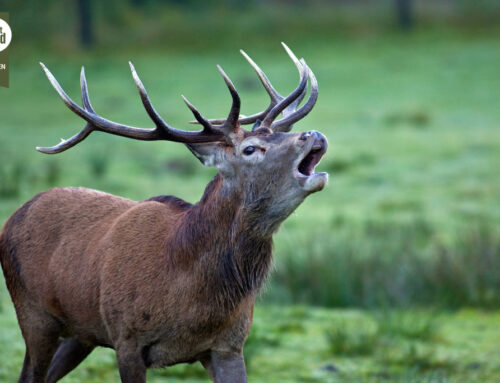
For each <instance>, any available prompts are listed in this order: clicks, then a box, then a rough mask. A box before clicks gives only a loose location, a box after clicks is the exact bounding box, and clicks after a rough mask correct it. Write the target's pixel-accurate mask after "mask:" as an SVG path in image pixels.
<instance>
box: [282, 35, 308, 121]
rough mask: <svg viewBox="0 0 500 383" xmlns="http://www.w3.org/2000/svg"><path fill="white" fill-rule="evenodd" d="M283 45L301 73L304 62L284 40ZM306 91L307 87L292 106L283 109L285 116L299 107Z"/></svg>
mask: <svg viewBox="0 0 500 383" xmlns="http://www.w3.org/2000/svg"><path fill="white" fill-rule="evenodd" d="M281 45H282V46H283V48H285V51H286V53H287V54H288V56H289V57H290V58H291V59H292V61H293V63H294V64H295V66H296V67H297V69H298V71H299V73H300V71H301V70H302V64H301V63H300V60H299V59H298V58H297V56H295V54H294V53H293V52H292V50H291V49H290V48H289V47H288V45H286V44H285V43H284V42H283V41H282V42H281ZM306 93H307V87H306V88H304V91H303V92H302V93H301V94H300V96H299V97H297V99H296V100H295V101H293V102H292V103H291V104H290V106H289V107H288V108H285V109H283V116H285V117H286V116H287V115H289V114H291V113H293V112H295V110H296V109H297V106H298V105H299V104H300V103H301V101H302V100H303V99H304V97H305V96H306Z"/></svg>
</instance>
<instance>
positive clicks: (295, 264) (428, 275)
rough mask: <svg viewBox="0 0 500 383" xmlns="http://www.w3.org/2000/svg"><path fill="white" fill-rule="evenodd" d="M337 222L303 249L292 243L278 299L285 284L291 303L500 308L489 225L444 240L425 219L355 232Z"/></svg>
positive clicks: (499, 249)
mask: <svg viewBox="0 0 500 383" xmlns="http://www.w3.org/2000/svg"><path fill="white" fill-rule="evenodd" d="M334 224H335V225H336V226H337V230H332V233H334V234H329V233H328V232H322V234H319V233H317V234H316V235H314V236H311V237H309V238H303V237H300V238H298V239H297V243H300V245H297V243H296V242H295V241H294V242H293V243H290V246H291V247H290V248H282V249H281V250H280V253H279V254H278V259H279V266H278V268H277V275H276V276H275V279H274V282H273V283H275V284H276V285H280V286H282V288H281V289H280V290H279V291H280V293H281V294H283V286H285V287H284V289H285V290H286V291H287V292H288V294H289V299H290V300H291V301H292V302H310V303H314V304H320V305H326V306H336V307H353V306H364V307H377V306H380V305H390V306H402V307H406V306H409V305H423V306H445V307H449V308H456V307H461V306H476V307H498V306H499V305H500V273H498V270H500V234H499V233H498V232H497V230H496V229H495V228H494V227H491V226H490V225H486V224H477V225H471V226H469V227H467V229H465V228H464V229H462V230H461V231H458V232H457V233H456V234H455V235H454V237H453V238H454V239H453V240H450V241H449V242H444V241H442V240H441V239H439V237H438V236H437V233H436V232H435V231H434V229H433V228H432V227H430V226H429V225H428V224H426V223H425V222H424V221H416V222H413V223H408V224H404V223H400V224H396V223H394V224H390V223H387V222H386V223H383V222H367V223H366V224H364V225H362V226H361V227H360V228H357V229H353V228H352V227H351V225H347V226H348V227H347V228H346V227H344V225H345V222H344V223H342V221H336V222H335V223H334ZM340 226H342V227H344V228H343V229H342V228H340ZM305 286H307V287H305ZM268 298H269V299H271V300H272V298H273V296H272V290H271V292H270V293H269V296H268ZM280 299H281V298H280Z"/></svg>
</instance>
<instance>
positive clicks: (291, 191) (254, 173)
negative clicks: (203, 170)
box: [37, 44, 328, 231]
mask: <svg viewBox="0 0 500 383" xmlns="http://www.w3.org/2000/svg"><path fill="white" fill-rule="evenodd" d="M283 46H284V48H285V49H286V51H287V53H288V54H289V56H290V57H291V59H292V60H293V62H294V63H295V65H296V67H297V69H298V71H299V74H300V80H299V85H298V86H297V88H296V89H295V90H294V91H293V92H291V93H290V94H289V95H288V96H286V97H283V96H281V95H280V94H279V93H278V92H277V91H276V90H275V89H274V87H273V86H272V85H271V83H270V81H269V80H268V78H267V76H266V75H265V74H264V72H263V71H262V70H261V69H260V68H259V67H258V66H257V64H255V62H254V61H253V60H252V59H251V58H250V57H249V56H248V55H247V54H246V53H245V52H243V51H241V53H242V54H243V56H244V57H245V58H246V59H247V60H248V61H249V63H250V64H251V65H252V67H253V68H254V69H255V71H256V72H257V75H258V76H259V79H260V81H261V82H262V84H263V86H264V88H265V89H266V91H267V93H268V94H269V97H270V104H269V106H268V107H267V108H266V109H265V110H263V111H262V112H260V113H257V114H255V115H252V116H249V117H241V116H240V105H241V102H240V97H239V95H238V92H237V91H236V88H235V87H234V85H233V83H232V82H231V80H230V79H229V77H228V76H227V75H226V74H225V73H224V71H223V70H222V68H221V67H220V66H218V69H219V72H220V73H221V75H222V77H223V78H224V81H225V83H226V85H227V87H228V89H229V92H230V93H231V96H232V106H231V109H230V111H229V115H228V117H227V118H226V119H215V120H208V119H206V118H204V117H203V116H202V115H201V114H200V112H199V111H198V110H197V109H196V108H195V107H194V106H193V105H192V104H191V103H190V102H189V101H188V100H187V99H186V98H185V97H184V96H182V97H183V99H184V101H185V102H186V104H187V106H188V107H189V109H190V110H191V112H192V113H193V115H194V117H195V118H196V122H194V123H197V124H201V126H202V127H203V129H202V130H200V131H195V132H193V131H182V130H178V129H175V128H172V127H170V126H169V125H168V124H167V123H166V122H165V121H164V120H163V119H162V118H161V117H160V115H159V114H158V113H157V112H156V110H155V109H154V107H153V105H152V104H151V101H150V99H149V97H148V94H147V92H146V89H145V87H144V85H143V83H142V81H141V80H140V78H139V76H138V75H137V72H136V71H135V69H134V66H133V65H132V63H130V68H131V70H132V76H133V79H134V81H135V83H136V85H137V88H138V90H139V94H140V97H141V100H142V103H143V105H144V107H145V109H146V112H147V113H148V115H149V116H150V118H151V119H152V120H153V122H154V124H155V125H156V128H155V129H152V130H146V129H140V128H135V127H131V126H127V125H122V124H118V123H115V122H112V121H109V120H107V119H105V118H103V117H101V116H99V115H98V114H96V112H95V111H94V109H93V107H92V105H91V103H90V100H89V95H88V91H87V82H86V79H85V71H84V68H82V71H81V93H82V103H83V108H82V107H80V106H78V105H77V104H76V103H75V102H74V101H73V100H71V98H69V97H68V95H67V94H66V93H65V92H64V90H63V89H62V88H61V86H60V85H59V83H58V82H57V80H56V79H55V77H54V76H53V75H52V73H51V72H50V71H49V70H48V69H47V68H46V67H45V66H44V65H43V64H41V65H42V67H43V69H44V71H45V73H46V74H47V77H48V78H49V80H50V82H51V84H52V85H53V87H54V88H55V89H56V91H57V92H58V94H59V95H60V97H61V98H62V100H63V101H64V103H65V104H66V105H67V106H68V108H69V109H71V110H72V111H73V112H74V113H76V114H77V115H78V116H80V117H81V118H83V119H84V120H85V121H87V124H86V126H85V127H84V128H83V129H82V130H81V131H80V132H79V133H78V134H76V135H75V136H73V137H71V138H70V139H68V140H62V142H61V143H60V144H58V145H56V146H53V147H50V148H41V147H37V150H38V151H40V152H43V153H48V154H53V153H59V152H62V151H64V150H67V149H69V148H70V147H72V146H74V145H76V144H78V143H79V142H81V141H82V140H84V139H85V138H86V137H87V136H88V135H89V134H90V133H91V132H92V131H101V132H106V133H111V134H115V135H119V136H124V137H129V138H133V139H137V140H166V141H176V142H182V143H184V144H186V146H187V147H188V149H189V150H190V151H191V152H192V153H193V154H194V155H195V156H196V157H197V158H198V159H199V160H200V161H201V162H202V163H203V164H204V165H206V166H212V167H215V168H217V170H218V171H219V174H220V175H221V176H222V178H223V189H224V192H225V193H227V194H237V195H239V196H240V197H241V203H242V208H243V209H245V210H248V211H255V210H256V211H258V212H259V216H262V217H263V219H264V221H266V220H267V221H269V224H268V225H265V226H267V227H268V228H269V230H271V231H272V230H273V229H274V228H275V225H274V224H273V223H274V222H281V221H282V220H283V219H285V218H286V217H287V216H288V215H289V214H290V213H291V212H292V211H293V210H294V209H295V208H296V207H297V206H298V205H299V204H300V203H301V202H302V201H303V200H304V198H305V197H306V196H308V195H309V194H311V193H314V192H316V191H319V190H322V189H323V188H324V186H325V184H326V182H327V180H328V175H327V174H326V173H315V172H314V169H315V166H316V165H317V164H318V163H319V161H320V159H321V157H322V156H323V154H324V153H325V152H326V149H327V145H328V144H327V140H326V137H325V136H324V135H322V134H321V133H319V132H316V131H308V132H304V133H290V130H291V128H292V126H293V124H294V123H296V122H297V121H299V120H300V119H302V118H304V117H305V116H306V115H307V114H308V113H309V112H310V111H311V109H312V108H313V106H314V104H315V103H316V100H317V97H318V83H317V81H316V78H315V76H314V74H313V72H312V71H311V70H310V69H309V68H308V66H307V65H306V63H305V61H304V60H303V59H301V60H298V59H297V58H296V56H295V55H294V54H293V53H292V51H291V50H290V49H289V48H288V47H287V46H286V45H285V44H283ZM308 80H309V83H310V94H309V97H308V99H307V101H306V102H305V103H304V105H302V106H301V107H300V108H299V105H300V103H301V101H302V100H303V98H304V97H305V95H306V94H307V85H308ZM280 114H282V116H283V117H282V118H281V119H279V120H276V118H277V117H278V116H279V115H280ZM247 124H253V127H252V129H251V130H245V129H243V128H242V125H247ZM264 211H265V212H266V214H263V212H264ZM262 217H261V218H262Z"/></svg>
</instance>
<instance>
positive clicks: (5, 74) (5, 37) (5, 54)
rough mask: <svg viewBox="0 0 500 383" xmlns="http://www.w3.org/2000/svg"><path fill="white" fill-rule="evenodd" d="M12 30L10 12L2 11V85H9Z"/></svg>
mask: <svg viewBox="0 0 500 383" xmlns="http://www.w3.org/2000/svg"><path fill="white" fill-rule="evenodd" d="M11 41H12V30H11V29H10V26H9V14H8V13H7V12H0V86H3V87H6V88H8V87H9V49H8V48H9V45H10V42H11Z"/></svg>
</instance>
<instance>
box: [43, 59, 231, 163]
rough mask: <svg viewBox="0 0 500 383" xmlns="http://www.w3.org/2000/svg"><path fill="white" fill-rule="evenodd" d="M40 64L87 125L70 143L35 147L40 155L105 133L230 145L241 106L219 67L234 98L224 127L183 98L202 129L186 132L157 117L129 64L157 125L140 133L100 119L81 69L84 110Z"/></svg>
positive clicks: (147, 110)
mask: <svg viewBox="0 0 500 383" xmlns="http://www.w3.org/2000/svg"><path fill="white" fill-rule="evenodd" d="M40 64H41V66H42V68H43V70H44V71H45V74H46V75H47V77H48V79H49V81H50V83H51V84H52V86H53V87H54V89H55V90H56V91H57V93H58V94H59V96H60V97H61V99H62V100H63V102H64V103H65V104H66V106H67V107H68V108H69V109H70V110H71V111H73V112H74V113H76V114H77V115H78V116H80V117H81V118H83V119H84V120H85V121H87V124H86V125H85V127H84V128H83V129H82V130H81V131H80V132H79V133H77V134H75V135H74V136H73V137H71V138H70V139H68V140H61V143H60V144H58V145H56V146H52V147H48V148H42V147H37V148H36V149H37V150H38V151H40V152H42V153H47V154H54V153H60V152H63V151H65V150H67V149H69V148H71V147H73V146H75V145H76V144H78V143H79V142H81V141H83V140H84V139H85V138H87V136H88V135H89V134H90V133H92V132H93V131H101V132H106V133H110V134H114V135H117V136H123V137H128V138H133V139H136V140H147V141H154V140H166V141H175V142H182V143H202V142H215V141H223V140H226V141H229V134H230V133H231V132H233V131H234V130H235V129H236V128H237V122H238V116H239V113H240V105H241V102H240V98H239V96H238V92H237V91H236V89H235V88H234V85H233V83H232V82H231V80H230V79H229V77H227V75H226V74H225V73H224V71H223V70H222V69H221V68H220V67H218V68H219V71H220V72H221V74H222V76H223V78H224V81H225V82H226V84H227V86H228V88H229V91H230V92H231V96H232V98H233V104H232V106H231V110H230V112H229V116H228V118H227V119H226V120H225V121H224V124H222V125H221V126H217V127H214V126H213V125H212V124H211V123H210V122H209V121H208V120H206V119H205V118H204V117H202V116H201V114H200V113H199V112H198V111H197V110H196V108H195V107H194V106H193V105H191V104H190V103H189V101H187V100H186V99H185V98H184V101H186V103H187V105H188V107H189V108H190V109H191V111H192V112H193V114H194V116H195V118H196V119H197V120H198V122H200V123H201V124H202V126H203V129H202V130H200V131H196V132H189V131H183V130H179V129H175V128H172V127H170V126H169V125H168V124H167V123H166V122H165V121H163V119H162V118H161V117H160V115H159V114H158V113H157V112H156V110H155V108H154V107H153V105H152V104H151V101H150V100H149V96H148V94H147V92H146V89H145V87H144V85H143V83H142V81H141V79H140V78H139V76H138V75H137V72H136V71H135V68H134V66H133V65H132V63H130V62H129V64H130V69H131V71H132V77H133V79H134V82H135V84H136V85H137V89H138V90H139V94H140V97H141V100H142V104H143V105H144V108H145V109H146V112H147V113H148V115H149V117H150V118H151V119H152V120H153V122H154V123H155V125H156V128H155V129H141V128H135V127H132V126H128V125H122V124H118V123H116V122H113V121H110V120H107V119H105V118H103V117H101V116H99V115H98V114H97V113H96V112H95V111H94V109H93V108H92V105H91V103H90V99H89V94H88V88H87V80H86V78H85V69H84V68H83V67H82V71H81V76H80V85H81V92H82V103H83V108H82V107H80V106H79V105H77V104H76V103H75V102H74V101H73V100H72V99H71V98H70V97H69V96H68V95H67V94H66V92H65V91H64V90H63V89H62V87H61V85H59V83H58V82H57V80H56V78H55V77H54V75H53V74H52V73H51V72H50V71H49V70H48V69H47V67H46V66H45V65H44V64H43V63H40Z"/></svg>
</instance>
